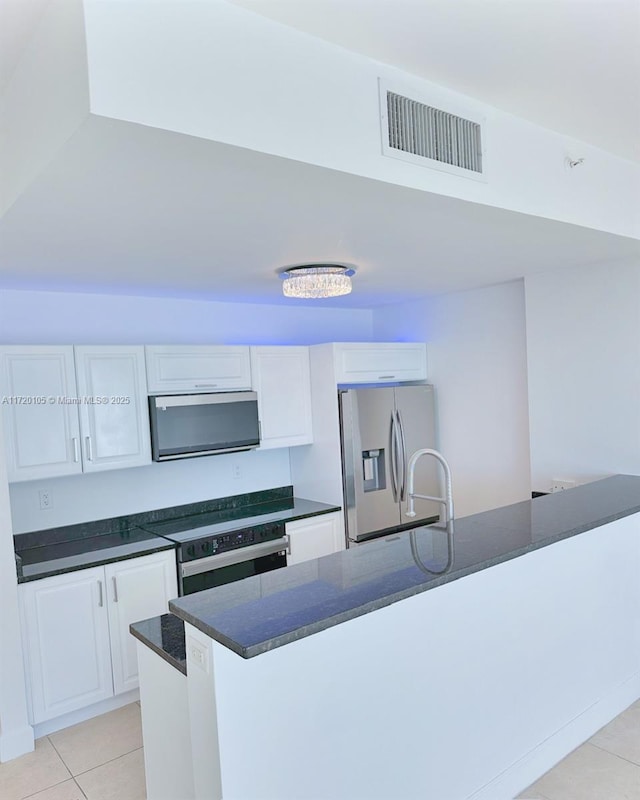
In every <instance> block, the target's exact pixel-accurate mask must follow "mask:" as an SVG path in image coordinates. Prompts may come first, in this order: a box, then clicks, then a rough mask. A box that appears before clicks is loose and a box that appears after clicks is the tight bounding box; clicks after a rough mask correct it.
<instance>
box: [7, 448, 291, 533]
mask: <svg viewBox="0 0 640 800" xmlns="http://www.w3.org/2000/svg"><path fill="white" fill-rule="evenodd" d="M237 474H239V477H235V476H236V475H237ZM291 482H292V481H291V472H290V469H289V450H288V449H286V448H283V449H275V450H265V451H259V450H254V451H251V452H248V453H233V454H228V455H218V456H209V457H205V458H193V459H184V460H182V461H167V462H164V463H161V464H157V463H154V464H149V465H148V466H145V467H134V468H131V469H121V470H111V471H105V472H101V473H93V474H83V475H73V476H69V477H64V478H49V479H47V480H41V481H24V482H21V483H14V484H10V486H9V492H10V497H11V516H12V521H13V532H14V533H25V532H28V531H37V530H42V529H45V528H56V527H60V526H63V525H75V524H78V523H82V522H89V521H92V520H100V519H107V518H109V517H119V516H124V515H128V514H139V513H141V512H145V511H151V510H153V509H158V508H167V507H170V506H174V505H175V506H180V505H184V504H186V503H198V502H201V501H203V500H210V499H213V498H219V497H229V496H232V495H239V494H245V493H247V492H256V491H261V490H263V489H273V488H277V487H280V486H288V485H290V484H291ZM43 491H45V492H47V493H48V495H49V498H50V505H49V507H48V508H47V509H44V510H43V509H41V508H40V493H41V492H43Z"/></svg>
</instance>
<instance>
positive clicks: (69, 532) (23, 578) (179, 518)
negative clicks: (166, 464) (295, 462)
mask: <svg viewBox="0 0 640 800" xmlns="http://www.w3.org/2000/svg"><path fill="white" fill-rule="evenodd" d="M339 510H340V507H339V506H332V505H327V504H326V503H317V502H315V501H312V500H303V499H301V498H296V497H294V496H293V487H292V486H281V487H278V488H275V489H265V490H263V491H258V492H248V493H245V494H242V495H232V496H230V497H220V498H215V499H213V500H203V501H201V502H198V503H187V504H185V505H181V506H172V507H169V508H163V509H156V510H152V511H144V512H141V513H139V514H130V515H127V516H122V517H112V518H109V519H102V520H96V521H92V522H84V523H79V524H76V525H66V526H62V527H59V528H48V529H46V530H41V531H32V532H29V533H19V534H16V535H15V536H14V537H13V538H14V549H15V553H16V572H17V575H18V583H25V582H27V581H32V580H37V579H39V578H46V577H50V576H52V575H61V574H63V573H65V572H72V571H74V570H79V569H88V568H90V567H97V566H100V565H102V564H109V563H111V562H114V561H122V560H125V559H128V558H135V557H137V556H143V555H147V554H149V553H156V552H159V551H161V550H170V549H173V548H175V547H176V541H177V540H178V539H179V538H180V536H179V534H180V532H182V531H188V530H193V529H195V528H202V531H201V533H202V534H203V535H204V534H215V533H223V532H226V531H230V530H235V529H237V528H239V527H245V526H248V525H254V524H259V523H263V522H274V521H278V522H279V521H282V522H291V521H293V520H296V519H304V518H305V517H312V516H316V515H318V514H328V513H331V512H332V511H339ZM167 536H171V537H172V538H171V539H168V538H164V537H167Z"/></svg>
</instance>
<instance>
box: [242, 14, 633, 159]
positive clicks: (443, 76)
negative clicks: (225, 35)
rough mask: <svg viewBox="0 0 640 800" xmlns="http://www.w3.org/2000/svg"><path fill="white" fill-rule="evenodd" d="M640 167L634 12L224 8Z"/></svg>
mask: <svg viewBox="0 0 640 800" xmlns="http://www.w3.org/2000/svg"><path fill="white" fill-rule="evenodd" d="M230 2H232V3H234V4H235V5H237V6H242V7H244V8H246V9H249V10H251V11H255V12H258V13H260V14H262V15H263V16H266V17H270V18H272V19H274V20H277V21H279V22H282V23H284V24H286V25H290V26H292V27H294V28H298V29H299V30H302V31H306V32H307V33H310V34H312V35H313V36H318V37H320V38H322V39H326V40H327V41H330V42H334V43H336V44H339V45H342V46H343V47H345V48H347V49H349V50H352V51H355V52H358V53H361V54H363V55H365V56H368V57H370V58H374V59H376V60H378V61H382V62H385V63H387V64H391V65H393V66H396V67H399V68H400V69H403V70H406V71H407V72H411V73H413V74H415V75H418V76H420V77H422V78H425V79H427V80H430V81H433V82H434V83H437V84H440V85H442V86H446V87H448V88H450V89H454V90H456V91H459V92H463V93H465V94H468V95H471V96H472V97H474V98H476V99H478V100H481V101H483V102H485V103H488V104H489V105H493V106H495V107H497V108H500V109H503V110H505V111H508V112H510V113H512V114H515V115H516V116H519V117H523V118H524V119H528V120H530V121H531V122H534V123H536V124H539V125H542V126H543V127H546V128H550V129H552V130H555V131H558V132H559V133H564V134H566V135H567V136H570V137H572V138H575V139H578V140H581V141H584V142H588V143H590V144H593V145H596V146H597V147H600V148H602V149H604V150H608V151H609V152H611V153H615V154H617V155H619V156H622V157H623V158H627V159H632V160H635V161H640V0H230Z"/></svg>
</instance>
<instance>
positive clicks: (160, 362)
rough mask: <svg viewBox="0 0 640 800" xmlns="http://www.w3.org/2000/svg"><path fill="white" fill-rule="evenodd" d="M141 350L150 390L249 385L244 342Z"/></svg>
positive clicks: (165, 391)
mask: <svg viewBox="0 0 640 800" xmlns="http://www.w3.org/2000/svg"><path fill="white" fill-rule="evenodd" d="M145 354H146V361H147V386H148V389H149V393H150V394H171V393H176V392H219V391H227V390H231V389H250V388H251V365H250V358H249V347H248V346H244V345H217V346H209V345H194V346H187V345H161V346H158V345H148V346H147V347H145Z"/></svg>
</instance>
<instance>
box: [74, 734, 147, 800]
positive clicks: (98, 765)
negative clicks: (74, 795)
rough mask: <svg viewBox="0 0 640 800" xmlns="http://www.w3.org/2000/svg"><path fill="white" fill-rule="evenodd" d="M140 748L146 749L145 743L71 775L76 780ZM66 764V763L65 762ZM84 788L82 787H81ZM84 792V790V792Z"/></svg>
mask: <svg viewBox="0 0 640 800" xmlns="http://www.w3.org/2000/svg"><path fill="white" fill-rule="evenodd" d="M138 750H144V745H142V746H141V747H134V748H133V750H127V752H126V753H121V754H120V755H119V756H116V757H115V758H110V759H109V760H108V761H105V762H104V763H103V764H96V766H95V767H91V768H90V769H85V770H84V772H78V774H77V775H72V776H71V777H72V778H73V779H74V780H75V779H76V778H79V777H81V776H82V775H86V774H87V773H89V772H93V770H94V769H100V767H105V766H106V765H107V764H113V762H114V761H117V760H118V759H119V758H124V756H130V755H131V753H137V752H138ZM65 766H66V764H65ZM80 788H82V787H80ZM83 794H84V792H83Z"/></svg>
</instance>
